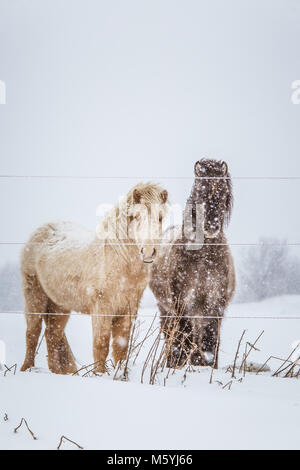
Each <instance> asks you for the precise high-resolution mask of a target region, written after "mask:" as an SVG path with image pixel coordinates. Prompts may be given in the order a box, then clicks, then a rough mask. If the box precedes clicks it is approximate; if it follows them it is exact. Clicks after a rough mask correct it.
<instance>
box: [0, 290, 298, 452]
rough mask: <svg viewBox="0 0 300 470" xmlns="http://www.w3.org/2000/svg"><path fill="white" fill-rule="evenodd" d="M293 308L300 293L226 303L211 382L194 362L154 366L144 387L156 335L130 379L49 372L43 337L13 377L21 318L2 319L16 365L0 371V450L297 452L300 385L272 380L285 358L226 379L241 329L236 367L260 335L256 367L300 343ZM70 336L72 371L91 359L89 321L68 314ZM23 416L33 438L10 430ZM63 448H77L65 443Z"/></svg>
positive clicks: (145, 319) (252, 358)
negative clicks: (25, 368)
mask: <svg viewBox="0 0 300 470" xmlns="http://www.w3.org/2000/svg"><path fill="white" fill-rule="evenodd" d="M299 312H300V296H289V297H280V298H272V299H268V300H266V301H263V302H260V303H255V304H254V303H253V304H233V305H231V306H230V308H229V309H228V311H227V317H228V318H227V319H226V320H225V321H224V322H223V327H222V341H221V346H220V349H221V354H220V368H219V370H217V371H214V373H213V376H212V380H211V382H212V383H210V379H211V369H210V368H200V367H199V368H194V369H193V370H191V369H188V370H187V368H184V369H182V370H179V371H176V372H175V373H173V371H171V372H170V373H169V374H167V370H166V369H165V370H164V371H163V372H160V371H158V373H157V374H156V376H155V381H154V385H150V384H149V381H150V366H149V367H148V368H147V369H146V371H145V372H144V375H143V379H142V380H143V383H141V376H142V373H143V365H144V363H145V359H146V357H147V354H148V352H149V349H150V347H151V345H152V344H153V338H154V337H155V334H154V333H153V335H152V336H151V337H150V338H149V339H148V340H147V341H146V342H145V343H144V346H143V348H142V350H141V352H140V354H139V355H138V357H137V359H136V361H135V363H134V364H133V362H134V358H135V355H133V356H132V358H131V361H130V363H129V373H128V380H127V381H124V380H121V378H122V373H121V371H119V373H117V374H116V375H115V371H113V370H112V368H111V367H110V375H108V374H105V375H103V376H93V375H92V374H88V373H87V371H88V370H89V369H83V370H82V371H80V372H79V376H58V375H54V374H51V373H50V372H49V371H48V368H47V362H46V357H45V356H46V350H45V344H44V342H42V344H41V347H40V350H39V353H38V355H37V361H36V368H35V369H34V370H32V371H31V372H26V373H20V372H19V371H18V369H19V368H20V366H21V364H22V361H23V358H24V346H25V342H24V334H25V321H24V318H23V317H22V315H12V314H10V315H9V316H8V315H2V316H0V332H1V339H2V341H4V342H5V345H6V365H7V366H9V367H10V366H12V365H14V364H17V372H16V374H15V375H14V370H13V369H12V370H11V371H10V372H7V373H6V375H5V376H4V372H5V368H4V369H3V370H2V371H1V372H0V398H1V401H0V448H1V449H55V448H57V446H58V443H59V440H60V437H61V436H62V435H65V436H67V437H68V438H69V439H71V440H73V441H75V442H76V443H78V444H79V445H80V446H82V447H83V448H84V449H143V448H144V449H264V448H267V449H299V448H300V438H299V436H300V432H299V431H300V424H299V423H300V381H299V380H298V379H296V378H283V377H272V373H274V371H276V369H278V367H279V366H280V364H281V362H282V361H280V360H278V359H271V360H270V361H269V362H268V364H267V365H268V366H269V367H270V370H268V371H265V372H260V373H259V374H258V375H257V374H256V372H248V371H239V367H237V368H236V370H235V374H234V375H235V378H232V377H231V375H232V372H231V371H232V364H233V362H234V358H235V353H236V349H237V345H238V342H239V339H240V337H241V334H242V333H243V330H244V329H245V330H246V332H245V335H244V338H243V340H242V343H241V348H240V354H239V358H238V361H237V364H238V365H239V364H240V363H241V360H242V359H243V353H244V351H245V345H246V342H249V343H251V344H253V342H254V341H255V340H256V338H257V337H258V336H259V335H260V333H261V332H262V331H264V333H263V334H262V336H261V337H260V339H259V341H258V342H257V343H256V344H255V348H256V349H258V350H252V351H251V353H250V355H249V357H248V360H247V362H248V365H249V364H250V363H251V362H254V363H256V364H263V363H264V362H265V361H266V360H267V359H268V358H269V357H270V356H276V357H278V358H287V357H288V356H289V354H290V353H291V352H292V349H293V346H292V345H294V344H295V342H297V340H300V328H299V325H300V323H299V320H292V319H290V318H291V317H299V316H300V315H299ZM154 314H155V307H153V308H142V309H141V310H140V312H139V319H140V322H141V325H140V327H139V338H143V337H144V336H145V334H146V332H147V330H148V328H149V325H150V323H151V320H152V318H151V317H152V316H153V315H154ZM229 317H235V318H229ZM237 317H238V318H237ZM248 317H250V318H248ZM255 317H265V318H263V319H262V318H255ZM270 317H273V319H271V318H270ZM157 324H158V322H156V324H155V325H154V327H155V326H157ZM67 336H68V339H69V342H70V344H71V347H72V350H73V352H74V355H75V357H76V359H77V362H78V368H80V366H83V365H87V364H91V363H92V362H93V359H92V349H91V324H90V319H89V318H88V317H87V316H83V315H82V316H73V317H72V318H71V320H70V322H69V324H68V327H67ZM248 350H249V347H248ZM150 362H151V361H150ZM108 366H109V363H108ZM228 366H231V369H229V370H228ZM90 369H91V368H90ZM296 370H297V369H296ZM285 372H286V371H285ZM84 374H86V376H85V377H82V375H84ZM282 375H284V373H283V374H282ZM5 415H7V416H5ZM21 418H25V419H26V420H27V423H28V425H29V427H30V429H31V430H32V432H33V433H34V435H35V436H36V437H37V439H36V440H34V439H33V437H32V436H31V435H30V433H29V432H28V431H27V429H26V427H25V426H24V424H23V425H22V427H21V428H20V429H19V430H18V432H17V433H14V428H16V426H17V425H18V424H19V423H20V420H21ZM62 448H76V446H75V445H74V444H72V443H69V442H64V443H63V444H62Z"/></svg>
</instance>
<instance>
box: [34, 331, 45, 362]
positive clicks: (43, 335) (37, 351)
mask: <svg viewBox="0 0 300 470" xmlns="http://www.w3.org/2000/svg"><path fill="white" fill-rule="evenodd" d="M44 338H45V332H44V333H43V334H42V337H41V339H40V342H39V344H38V347H37V348H36V352H35V356H37V355H38V353H39V350H40V347H41V344H42V342H43V340H44Z"/></svg>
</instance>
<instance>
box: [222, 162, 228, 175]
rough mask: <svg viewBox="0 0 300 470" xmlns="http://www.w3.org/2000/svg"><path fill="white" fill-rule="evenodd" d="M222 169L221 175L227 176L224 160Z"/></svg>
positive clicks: (226, 166)
mask: <svg viewBox="0 0 300 470" xmlns="http://www.w3.org/2000/svg"><path fill="white" fill-rule="evenodd" d="M221 166H222V171H223V175H224V176H227V175H228V165H227V163H226V162H222V165H221Z"/></svg>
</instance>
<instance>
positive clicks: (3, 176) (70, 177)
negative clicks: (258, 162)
mask: <svg viewBox="0 0 300 470" xmlns="http://www.w3.org/2000/svg"><path fill="white" fill-rule="evenodd" d="M145 178H146V179H147V180H157V179H160V180H166V179H167V180H194V179H204V180H207V179H217V180H219V179H223V180H224V179H233V180H258V181H264V180H270V181H272V180H275V181H289V180H295V181H300V176H228V177H226V176H221V177H219V176H210V177H209V176H201V177H200V176H169V175H164V176H163V175H162V176H147V177H145V176H125V175H118V176H115V175H114V176H111V175H106V176H103V175H101V176H100V175H17V174H0V179H58V180H62V179H66V180H101V179H102V180H112V179H116V180H133V179H145ZM107 243H108V242H107V241H103V242H97V243H94V244H95V245H99V246H104V245H107ZM170 243H171V242H169V243H168V242H154V243H151V244H150V243H148V244H147V243H145V245H156V246H164V245H168V244H170ZM5 245H8V246H9V245H19V246H23V245H53V243H51V242H48V243H47V242H7V241H2V242H1V241H0V246H5ZM80 245H81V244H80V243H78V246H80ZM109 245H110V246H119V245H127V246H130V245H132V246H134V245H136V243H128V242H121V243H120V242H119V243H113V242H109ZM172 245H176V246H184V245H185V243H172ZM193 245H199V246H203V243H196V242H195V243H193ZM210 246H237V247H240V246H249V247H250V246H260V247H261V246H300V242H294V243H288V242H286V243H280V242H278V243H276V242H274V243H263V242H257V243H210ZM25 313H26V312H24V311H21V310H16V311H2V312H1V311H0V315H24V314H25ZM27 314H28V315H39V316H47V315H51V316H52V315H56V316H70V315H71V316H81V315H85V316H86V315H87V314H82V313H80V312H70V313H63V312H51V313H47V312H27ZM90 316H91V317H98V316H99V317H103V316H105V317H113V318H115V317H131V318H133V319H135V318H137V315H136V314H133V315H131V314H91V315H90ZM156 316H157V313H156V314H144V313H139V314H138V318H155V317H156ZM157 317H158V318H161V319H164V318H172V319H174V318H175V317H176V315H162V316H157ZM182 318H184V319H253V320H255V319H262V320H300V316H271V315H270V316H258V315H253V316H245V315H242V316H241V315H226V314H225V315H224V316H215V315H211V316H206V315H196V316H189V315H182Z"/></svg>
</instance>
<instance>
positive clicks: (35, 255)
mask: <svg viewBox="0 0 300 470" xmlns="http://www.w3.org/2000/svg"><path fill="white" fill-rule="evenodd" d="M92 239H93V234H92V232H89V231H88V230H86V229H84V228H83V227H81V226H80V225H77V224H74V223H72V222H63V221H54V222H49V223H47V224H44V225H42V226H40V227H38V228H37V229H36V230H35V231H34V232H33V233H32V234H31V236H30V238H29V240H28V242H27V243H26V245H25V246H24V248H23V250H22V255H21V270H22V272H24V273H28V274H35V273H36V266H37V262H38V260H39V259H40V258H44V259H47V258H48V257H53V256H55V252H57V253H59V252H60V253H63V252H67V251H68V250H73V249H74V248H76V247H79V246H81V247H83V246H85V245H87V244H88V243H90V242H91V241H92Z"/></svg>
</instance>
